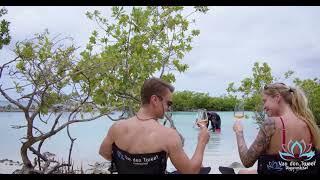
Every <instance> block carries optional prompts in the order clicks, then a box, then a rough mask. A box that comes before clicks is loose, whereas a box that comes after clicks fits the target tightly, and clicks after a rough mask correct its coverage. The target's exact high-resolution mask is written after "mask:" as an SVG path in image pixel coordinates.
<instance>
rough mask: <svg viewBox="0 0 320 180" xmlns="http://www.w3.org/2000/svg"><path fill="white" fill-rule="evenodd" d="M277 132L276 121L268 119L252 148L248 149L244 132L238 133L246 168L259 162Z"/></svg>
mask: <svg viewBox="0 0 320 180" xmlns="http://www.w3.org/2000/svg"><path fill="white" fill-rule="evenodd" d="M274 132H275V122H274V119H270V118H268V119H266V120H265V121H264V123H263V124H262V126H261V128H260V130H259V133H258V135H257V137H256V139H255V140H254V142H253V143H252V145H251V146H250V148H249V149H248V148H247V145H246V142H245V140H244V136H243V132H240V133H237V134H236V136H237V143H238V151H239V155H240V159H241V161H242V164H243V165H244V166H245V167H251V166H253V164H254V163H255V162H256V161H257V159H258V158H259V156H260V155H261V154H263V153H264V152H265V150H266V149H267V148H268V146H269V143H270V140H271V137H272V135H273V134H274Z"/></svg>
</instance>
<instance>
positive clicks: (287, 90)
mask: <svg viewBox="0 0 320 180" xmlns="http://www.w3.org/2000/svg"><path fill="white" fill-rule="evenodd" d="M262 96H263V103H264V110H265V112H266V113H267V115H268V118H267V119H265V121H264V122H263V124H262V126H261V127H260V130H259V133H258V135H257V137H256V139H255V140H254V142H253V143H252V145H251V146H250V148H247V145H246V142H245V140H244V133H243V127H242V125H241V122H240V121H235V124H234V126H233V130H234V131H235V134H236V138H237V144H238V151H239V155H240V159H241V161H242V164H243V165H244V166H245V167H247V168H248V167H252V166H253V165H254V164H255V162H256V161H257V160H258V170H240V171H239V173H259V174H260V173H275V172H279V173H280V174H281V173H308V172H311V173H314V172H315V171H318V170H319V168H317V170H316V169H315V168H316V167H319V149H320V131H319V128H318V126H317V125H316V123H315V120H314V117H313V114H312V112H311V111H310V109H309V107H308V100H307V98H306V96H305V95H304V93H303V91H302V90H300V89H299V88H293V87H290V86H287V85H285V84H283V83H274V84H269V85H266V86H265V87H264V89H263V93H262ZM315 158H317V159H318V160H317V162H316V161H314V160H315ZM293 159H295V160H298V161H299V162H301V161H305V162H307V161H308V162H310V163H309V164H310V166H309V170H308V169H307V170H301V171H300V170H297V169H294V168H295V167H287V166H290V165H292V164H295V163H290V161H291V160H293ZM280 161H281V162H283V163H279V162H280ZM313 162H314V163H318V164H315V165H314V166H316V167H314V166H313V164H312V163H313ZM266 163H268V164H266ZM286 163H287V164H286ZM285 164H286V165H285ZM285 166H286V167H285ZM290 168H291V171H290ZM318 173H319V172H318Z"/></svg>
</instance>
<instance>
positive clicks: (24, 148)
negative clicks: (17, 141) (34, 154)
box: [20, 141, 34, 174]
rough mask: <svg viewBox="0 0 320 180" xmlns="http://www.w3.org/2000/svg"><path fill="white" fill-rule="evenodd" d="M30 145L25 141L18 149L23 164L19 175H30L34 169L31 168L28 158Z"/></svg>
mask: <svg viewBox="0 0 320 180" xmlns="http://www.w3.org/2000/svg"><path fill="white" fill-rule="evenodd" d="M31 145H32V143H31V142H30V141H27V142H25V143H23V145H22V147H21V149H20V154H21V158H22V162H23V167H22V169H21V174H30V173H31V171H32V170H33V169H34V167H33V166H32V163H31V161H30V160H29V158H28V148H29V147H30V146H31Z"/></svg>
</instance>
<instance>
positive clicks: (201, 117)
mask: <svg viewBox="0 0 320 180" xmlns="http://www.w3.org/2000/svg"><path fill="white" fill-rule="evenodd" d="M196 124H197V125H198V126H204V127H207V124H208V114H207V110H205V109H198V111H197V121H196Z"/></svg>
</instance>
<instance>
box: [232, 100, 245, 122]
mask: <svg viewBox="0 0 320 180" xmlns="http://www.w3.org/2000/svg"><path fill="white" fill-rule="evenodd" d="M234 118H235V119H236V120H240V119H243V118H244V103H243V102H240V103H238V104H236V106H235V107H234Z"/></svg>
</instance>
